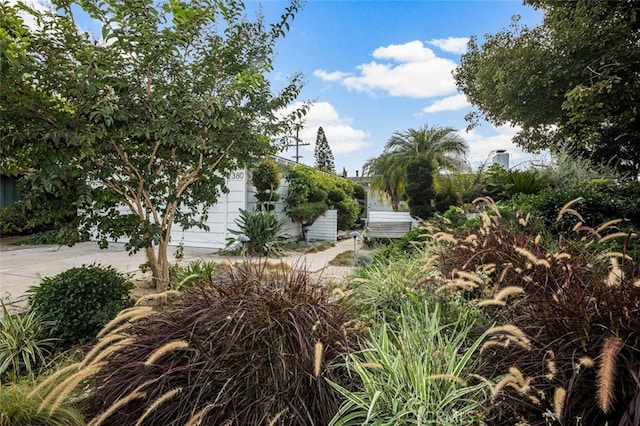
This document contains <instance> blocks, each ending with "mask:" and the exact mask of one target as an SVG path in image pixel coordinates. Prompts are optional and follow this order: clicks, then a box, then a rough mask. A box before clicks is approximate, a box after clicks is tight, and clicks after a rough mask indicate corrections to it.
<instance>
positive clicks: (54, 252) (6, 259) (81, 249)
mask: <svg viewBox="0 0 640 426" xmlns="http://www.w3.org/2000/svg"><path fill="white" fill-rule="evenodd" d="M353 247H354V243H353V240H343V241H338V242H337V243H336V245H335V247H332V248H330V249H328V250H325V251H322V252H318V253H309V254H299V253H295V252H294V253H290V254H288V255H287V256H285V257H283V258H282V260H283V261H285V262H287V263H289V264H290V265H292V266H296V267H298V268H304V269H306V270H308V271H310V272H313V273H321V274H322V275H323V277H329V278H339V277H343V276H345V275H347V274H348V273H349V272H351V271H352V269H353V268H349V267H333V266H330V265H329V261H330V260H331V259H333V258H334V257H335V256H336V255H338V254H340V253H342V252H345V251H348V250H353ZM174 251H175V247H170V248H169V253H170V259H169V260H170V262H172V263H173V262H175V261H176V260H175V258H174V257H173V253H174ZM196 259H201V260H204V261H215V262H218V263H225V262H233V261H235V260H238V259H237V258H233V257H221V256H217V255H216V254H214V252H213V250H212V249H204V248H190V247H185V249H184V258H183V259H182V261H181V262H180V263H181V264H186V263H188V262H190V261H193V260H196ZM145 262H146V256H145V254H144V252H138V253H136V254H135V255H133V256H129V254H128V253H127V252H126V251H125V249H124V244H123V243H110V244H109V248H108V249H100V248H99V247H98V245H97V244H96V243H95V242H86V243H79V244H76V245H75V246H73V247H67V246H58V245H39V246H19V245H9V244H7V243H6V241H2V239H0V298H1V299H2V300H3V301H5V303H6V302H9V303H14V304H16V305H23V304H24V296H25V293H26V291H27V290H28V289H29V287H32V286H35V285H38V284H39V283H40V281H41V280H42V278H44V277H50V276H54V275H57V274H59V273H60V272H63V271H66V270H67V269H71V268H74V267H79V266H82V265H90V264H93V263H96V264H100V265H102V266H113V267H114V268H115V269H117V270H118V271H120V272H123V273H128V274H132V275H133V276H134V277H136V276H141V275H142V272H141V271H140V265H142V264H143V263H145Z"/></svg>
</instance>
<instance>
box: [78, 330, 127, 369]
mask: <svg viewBox="0 0 640 426" xmlns="http://www.w3.org/2000/svg"><path fill="white" fill-rule="evenodd" d="M125 337H127V336H125V335H124V334H117V333H109V334H108V335H107V336H105V337H104V338H102V339H100V341H99V342H98V343H96V345H95V346H94V347H93V348H91V350H90V351H89V353H87V354H86V355H85V357H84V359H83V360H82V364H81V367H84V366H86V365H87V364H89V361H90V360H91V358H93V357H94V356H95V355H96V354H97V353H98V352H100V351H101V350H102V349H104V347H105V346H107V345H110V344H112V343H114V342H116V341H118V340H122V339H124V338H125Z"/></svg>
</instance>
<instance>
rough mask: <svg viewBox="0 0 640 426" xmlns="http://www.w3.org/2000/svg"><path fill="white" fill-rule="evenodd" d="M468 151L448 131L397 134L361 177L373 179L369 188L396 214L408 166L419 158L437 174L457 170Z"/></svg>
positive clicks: (428, 129)
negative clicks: (384, 198) (380, 194)
mask: <svg viewBox="0 0 640 426" xmlns="http://www.w3.org/2000/svg"><path fill="white" fill-rule="evenodd" d="M468 149H469V147H468V146H467V143H466V142H465V141H464V139H462V137H460V136H459V135H457V134H456V133H455V130H454V129H453V128H451V127H439V126H431V127H427V126H423V127H421V128H419V129H417V130H416V129H409V130H407V131H404V132H396V133H394V134H393V135H392V136H391V138H390V139H389V140H388V141H387V143H386V144H385V146H384V151H383V152H382V155H380V156H379V157H376V158H373V159H370V160H368V161H367V162H366V163H365V165H364V174H365V175H368V176H371V177H372V178H373V180H372V182H371V186H372V188H373V189H374V190H378V191H380V192H383V193H384V194H386V195H387V196H388V197H389V199H390V200H391V205H392V207H393V209H394V210H396V211H397V209H398V205H399V202H400V201H401V200H402V199H406V194H405V189H406V185H407V176H406V169H407V165H408V164H409V163H411V162H412V161H414V160H415V159H416V158H418V157H420V156H425V157H428V158H429V159H431V161H433V163H434V166H435V168H436V171H437V170H460V169H462V168H464V167H465V166H466V159H465V154H466V152H467V151H468Z"/></svg>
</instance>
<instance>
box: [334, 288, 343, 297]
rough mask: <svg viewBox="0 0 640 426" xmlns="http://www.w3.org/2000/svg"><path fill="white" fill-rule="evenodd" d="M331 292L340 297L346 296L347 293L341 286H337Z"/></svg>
mask: <svg viewBox="0 0 640 426" xmlns="http://www.w3.org/2000/svg"><path fill="white" fill-rule="evenodd" d="M331 294H333V295H334V296H340V297H345V296H346V293H345V292H344V290H342V289H341V288H340V287H336V288H334V289H333V290H331Z"/></svg>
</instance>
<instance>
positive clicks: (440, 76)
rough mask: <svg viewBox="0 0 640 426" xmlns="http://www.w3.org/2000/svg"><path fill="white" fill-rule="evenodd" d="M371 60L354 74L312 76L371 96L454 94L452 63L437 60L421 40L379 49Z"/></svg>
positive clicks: (335, 73)
mask: <svg viewBox="0 0 640 426" xmlns="http://www.w3.org/2000/svg"><path fill="white" fill-rule="evenodd" d="M373 57H374V58H376V59H377V60H376V61H372V62H369V63H366V64H360V65H358V66H357V67H356V70H357V71H358V72H357V73H355V74H349V73H344V72H340V71H336V72H331V73H329V72H326V71H324V70H317V71H316V72H314V75H315V76H316V77H319V78H321V79H323V80H325V81H330V82H340V83H341V84H343V85H344V86H345V87H347V88H349V89H352V90H356V91H359V92H366V93H372V94H374V93H377V92H384V93H387V94H389V95H391V96H401V97H409V98H430V97H436V96H444V95H448V94H451V93H454V92H455V91H456V85H455V82H454V80H453V76H452V75H451V72H452V71H453V69H454V68H455V67H456V63H455V62H454V61H452V60H450V59H445V58H439V57H438V56H437V55H435V53H434V52H433V51H432V50H431V49H429V48H428V47H425V46H424V44H423V43H422V42H421V41H411V42H408V43H405V44H391V45H389V46H385V47H379V48H377V49H376V50H375V51H374V52H373ZM384 60H387V61H384Z"/></svg>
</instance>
